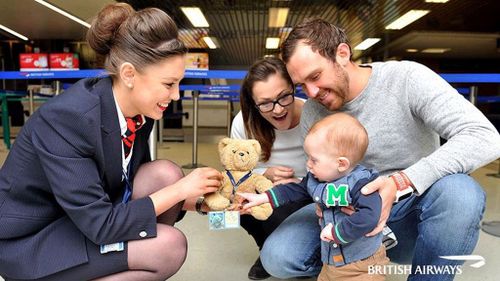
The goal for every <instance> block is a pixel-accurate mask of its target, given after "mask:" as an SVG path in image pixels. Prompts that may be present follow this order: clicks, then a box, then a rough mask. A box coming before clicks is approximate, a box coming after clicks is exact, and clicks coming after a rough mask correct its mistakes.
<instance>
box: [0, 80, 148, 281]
mask: <svg viewBox="0 0 500 281" xmlns="http://www.w3.org/2000/svg"><path fill="white" fill-rule="evenodd" d="M152 126H153V121H152V120H151V119H149V118H147V122H146V124H145V125H144V126H143V127H142V128H141V129H140V130H139V131H138V132H137V136H136V140H135V144H134V148H133V149H134V151H133V157H132V162H131V164H132V165H133V166H132V167H133V168H132V169H133V172H135V171H137V169H138V168H139V166H140V164H141V163H144V162H147V161H149V160H150V156H149V148H148V144H147V140H148V137H149V133H150V132H151V129H152ZM121 149H122V142H121V137H120V125H119V121H118V114H117V111H116V105H115V102H114V98H113V93H112V88H111V79H110V78H101V79H83V80H80V81H79V82H78V83H76V84H75V85H74V86H73V87H71V88H70V89H68V90H67V91H65V92H64V93H63V94H61V95H59V96H56V97H54V98H52V99H51V100H50V101H48V102H47V103H45V104H44V105H43V106H42V107H40V109H39V110H37V111H36V112H35V113H34V114H33V115H32V116H31V117H30V118H29V120H28V122H27V123H26V124H25V125H24V127H23V128H22V130H21V132H20V134H19V136H18V137H17V138H16V141H15V143H14V145H13V146H12V150H11V151H10V153H9V155H8V157H7V159H6V161H5V163H4V165H3V167H2V169H1V170H0V275H1V276H4V277H8V278H15V279H31V278H39V277H43V276H46V275H49V274H52V273H55V272H59V271H61V270H64V269H68V268H70V267H73V266H76V265H80V264H83V263H85V262H87V259H88V258H87V252H86V246H85V237H87V238H88V239H89V240H90V241H92V242H93V243H95V244H97V245H101V244H108V243H114V242H119V241H128V240H134V239H144V238H150V237H154V236H156V216H155V212H154V206H153V203H152V201H151V199H150V198H149V197H146V198H142V199H138V200H133V201H130V202H128V203H127V204H123V203H121V201H120V200H121V196H122V194H123V190H124V189H123V184H122V182H121V179H122V158H121V157H122V153H121Z"/></svg>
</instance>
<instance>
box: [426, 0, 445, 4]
mask: <svg viewBox="0 0 500 281" xmlns="http://www.w3.org/2000/svg"><path fill="white" fill-rule="evenodd" d="M448 1H449V0H425V2H427V3H446V2H448Z"/></svg>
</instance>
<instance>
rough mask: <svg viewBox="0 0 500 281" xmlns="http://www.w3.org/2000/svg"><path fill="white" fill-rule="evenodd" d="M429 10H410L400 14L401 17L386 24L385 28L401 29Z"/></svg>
mask: <svg viewBox="0 0 500 281" xmlns="http://www.w3.org/2000/svg"><path fill="white" fill-rule="evenodd" d="M429 12H430V10H410V11H408V12H407V13H406V14H404V15H402V16H401V17H399V18H398V19H396V20H395V21H393V22H392V23H390V24H389V25H388V26H386V27H385V29H402V28H403V27H405V26H407V25H409V24H410V23H412V22H414V21H416V20H418V19H419V18H421V17H423V16H425V15H427V14H428V13H429Z"/></svg>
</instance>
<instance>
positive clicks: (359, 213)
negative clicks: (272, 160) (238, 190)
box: [266, 165, 382, 266]
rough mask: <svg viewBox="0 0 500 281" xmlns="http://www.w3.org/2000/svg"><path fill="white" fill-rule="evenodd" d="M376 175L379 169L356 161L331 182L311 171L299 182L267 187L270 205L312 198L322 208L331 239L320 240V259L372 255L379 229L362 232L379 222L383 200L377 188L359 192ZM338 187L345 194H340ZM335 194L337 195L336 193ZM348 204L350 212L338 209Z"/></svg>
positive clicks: (337, 263) (344, 259) (335, 260)
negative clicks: (328, 240)
mask: <svg viewBox="0 0 500 281" xmlns="http://www.w3.org/2000/svg"><path fill="white" fill-rule="evenodd" d="M377 177H378V173H377V172H376V171H374V170H372V169H367V168H365V167H363V166H361V165H357V166H356V167H355V168H354V169H353V171H352V172H351V173H349V174H348V175H346V176H344V177H341V178H339V179H336V180H334V181H333V182H319V181H318V180H317V179H316V178H315V177H314V176H313V175H312V174H311V173H307V176H306V177H305V178H303V179H302V181H301V182H300V183H298V184H297V183H288V184H283V185H277V186H276V187H273V188H272V189H270V190H268V191H266V194H267V195H268V197H269V201H270V203H271V206H273V208H276V207H279V206H281V205H284V204H287V203H289V202H295V201H298V200H303V199H304V198H312V199H313V201H314V202H316V203H317V204H319V206H320V207H321V209H322V211H323V220H322V228H324V227H325V226H326V225H327V224H328V223H331V224H333V226H334V228H333V230H332V235H333V238H334V242H333V243H327V242H324V241H321V260H322V261H323V262H324V263H326V264H330V265H335V266H342V265H345V264H348V263H352V262H355V261H358V260H361V259H364V258H367V257H369V256H371V255H373V254H374V253H375V252H376V251H377V250H378V248H380V246H381V245H382V233H379V234H378V235H375V236H372V237H366V236H365V234H367V233H369V232H370V231H372V230H373V229H374V228H375V227H376V226H377V224H378V221H379V218H380V213H381V210H382V200H381V198H380V195H379V194H378V192H374V193H372V194H369V195H363V194H361V188H362V187H363V186H365V185H366V184H367V183H369V182H371V181H373V180H374V179H376V178H377ZM341 191H343V192H344V193H345V194H343V196H341V194H340V193H341ZM335 195H337V196H335ZM349 205H351V206H352V207H354V209H355V210H356V211H355V212H354V213H353V214H352V215H350V216H349V215H346V214H344V213H343V212H342V211H341V210H340V209H341V207H343V206H349Z"/></svg>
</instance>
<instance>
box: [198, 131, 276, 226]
mask: <svg viewBox="0 0 500 281" xmlns="http://www.w3.org/2000/svg"><path fill="white" fill-rule="evenodd" d="M260 152H261V148H260V144H259V142H258V141H256V140H253V139H251V140H243V139H232V138H223V139H222V140H221V141H220V142H219V156H220V161H221V163H222V166H223V167H224V169H225V171H224V172H223V175H224V180H223V182H222V184H221V187H220V188H219V190H217V191H216V192H213V193H209V194H206V195H205V203H206V204H207V206H208V207H209V208H210V209H211V210H214V211H221V210H236V209H238V208H239V206H238V202H240V199H241V197H240V196H239V195H238V194H237V193H238V192H246V193H263V192H265V191H266V190H268V189H270V188H271V187H272V186H273V183H272V182H271V181H270V180H268V179H267V178H266V177H264V176H263V175H260V174H255V173H252V169H253V168H255V166H256V165H257V162H258V161H259V158H260ZM272 212H273V209H272V207H271V205H270V204H269V203H265V204H262V205H259V206H255V207H252V208H250V213H251V215H252V216H253V217H254V218H256V219H258V220H266V219H267V218H268V217H269V216H270V215H271V214H272Z"/></svg>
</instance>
